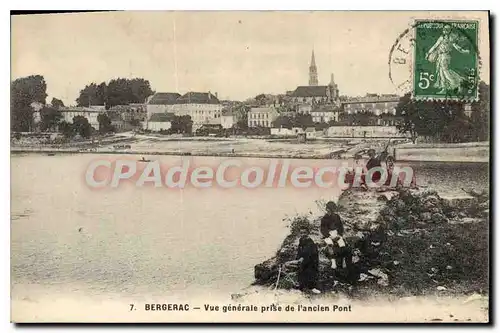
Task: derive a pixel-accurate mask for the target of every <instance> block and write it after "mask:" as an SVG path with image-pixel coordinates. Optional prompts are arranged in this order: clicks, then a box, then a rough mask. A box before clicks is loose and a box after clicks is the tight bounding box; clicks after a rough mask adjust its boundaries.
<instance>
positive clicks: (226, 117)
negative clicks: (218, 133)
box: [220, 109, 238, 128]
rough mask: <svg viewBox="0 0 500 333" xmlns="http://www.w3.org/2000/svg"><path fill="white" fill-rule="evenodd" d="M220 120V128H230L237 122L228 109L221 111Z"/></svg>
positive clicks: (234, 115) (233, 114)
mask: <svg viewBox="0 0 500 333" xmlns="http://www.w3.org/2000/svg"><path fill="white" fill-rule="evenodd" d="M220 120H221V121H220V124H221V125H222V128H231V127H233V126H234V125H236V123H237V122H238V119H237V116H236V114H235V113H234V112H233V111H232V110H230V109H226V110H223V111H222V116H221V119H220Z"/></svg>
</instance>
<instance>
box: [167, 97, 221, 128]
mask: <svg viewBox="0 0 500 333" xmlns="http://www.w3.org/2000/svg"><path fill="white" fill-rule="evenodd" d="M174 113H175V115H177V116H186V115H187V116H190V117H191V120H192V121H193V129H196V128H199V127H200V126H201V125H202V124H207V123H209V122H210V121H211V120H212V119H220V117H221V115H222V104H221V103H220V101H219V99H218V98H217V93H216V94H215V95H214V94H212V93H211V92H210V91H209V92H206V93H205V92H188V93H185V94H184V95H182V96H181V97H179V98H178V99H177V101H176V105H175V108H174Z"/></svg>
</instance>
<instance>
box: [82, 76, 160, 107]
mask: <svg viewBox="0 0 500 333" xmlns="http://www.w3.org/2000/svg"><path fill="white" fill-rule="evenodd" d="M152 94H154V91H153V90H152V89H151V86H150V83H149V81H148V80H145V79H142V78H135V79H123V78H118V79H113V80H111V81H109V83H108V84H106V83H105V82H101V83H100V84H96V83H91V84H89V85H86V86H85V88H83V89H82V90H80V94H79V96H78V98H77V99H76V103H77V105H78V106H89V105H105V106H106V109H109V108H111V107H113V106H115V105H128V104H130V103H144V102H145V101H146V99H147V98H148V97H149V96H151V95H152Z"/></svg>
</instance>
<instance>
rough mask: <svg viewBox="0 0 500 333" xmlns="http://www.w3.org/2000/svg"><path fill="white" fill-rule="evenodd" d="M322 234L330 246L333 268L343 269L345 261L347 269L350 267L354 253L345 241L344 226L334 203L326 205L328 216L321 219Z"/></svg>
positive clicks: (329, 251) (328, 251)
mask: <svg viewBox="0 0 500 333" xmlns="http://www.w3.org/2000/svg"><path fill="white" fill-rule="evenodd" d="M320 232H321V235H322V236H323V237H324V241H325V243H326V244H327V245H328V246H329V248H328V250H327V253H329V257H330V258H331V259H332V268H333V269H336V268H337V267H339V268H342V267H343V262H344V260H345V264H346V267H350V265H351V264H352V251H351V250H350V248H349V247H348V246H347V244H346V243H345V241H344V239H343V236H344V224H343V223H342V219H341V218H340V216H339V214H338V213H337V205H336V204H335V203H334V202H333V201H329V202H328V203H327V204H326V214H325V216H323V218H322V219H321V225H320Z"/></svg>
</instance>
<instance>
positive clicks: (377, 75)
mask: <svg viewBox="0 0 500 333" xmlns="http://www.w3.org/2000/svg"><path fill="white" fill-rule="evenodd" d="M10 20H11V22H10V25H11V31H10V38H11V41H10V42H11V68H10V69H11V73H10V75H11V76H10V169H11V174H10V179H11V180H10V182H11V188H10V197H11V199H10V200H11V207H10V209H11V212H10V214H11V218H10V276H11V281H10V306H11V314H10V320H11V322H13V323H281V324H283V323H311V324H313V323H314V324H315V323H326V324H340V323H384V324H385V323H431V324H440V323H455V324H461V323H483V324H487V323H490V322H491V320H492V318H491V315H490V310H491V309H490V283H491V281H490V258H491V255H490V239H491V238H490V229H491V228H490V180H491V179H490V160H491V151H490V129H491V127H490V112H491V111H490V110H491V106H490V80H491V78H490V61H491V60H490V13H489V12H488V11H101V12H73V13H71V12H69V13H31V14H28V13H16V14H12V13H11V16H10Z"/></svg>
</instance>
